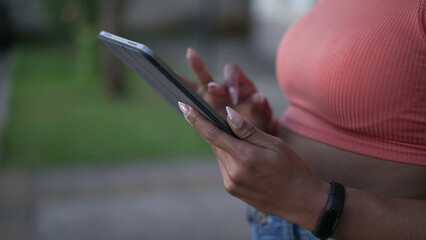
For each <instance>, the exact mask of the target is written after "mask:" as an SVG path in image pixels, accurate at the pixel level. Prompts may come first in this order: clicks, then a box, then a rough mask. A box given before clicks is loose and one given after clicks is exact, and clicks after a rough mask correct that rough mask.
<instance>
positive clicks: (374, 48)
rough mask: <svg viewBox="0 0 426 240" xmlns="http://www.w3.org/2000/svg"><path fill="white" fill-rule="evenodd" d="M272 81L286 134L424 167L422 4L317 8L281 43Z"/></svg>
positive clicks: (387, 0) (407, 0) (364, 1)
mask: <svg viewBox="0 0 426 240" xmlns="http://www.w3.org/2000/svg"><path fill="white" fill-rule="evenodd" d="M277 74H278V78H279V83H280V86H281V88H282V90H283V91H284V94H285V96H286V98H287V100H288V102H289V108H288V109H287V110H286V111H285V112H284V114H283V116H282V118H281V123H282V124H283V125H284V126H285V127H286V128H288V129H289V130H290V131H293V132H295V133H297V134H299V135H302V136H305V137H308V138H311V139H315V140H317V141H320V142H323V143H326V144H328V145H331V146H335V147H338V148H341V149H345V150H348V151H352V152H355V153H359V154H363V155H368V156H372V157H376V158H380V159H386V160H391V161H397V162H403V163H409V164H418V165H424V166H426V0H319V1H318V2H317V4H316V6H315V7H314V8H313V9H312V10H311V11H310V12H309V13H308V14H307V15H305V16H304V17H303V18H302V19H300V20H299V21H298V22H296V23H295V24H294V25H293V26H292V27H291V28H290V29H289V30H288V31H287V32H286V34H285V36H284V38H283V39H282V41H281V44H280V47H279V50H278V53H277Z"/></svg>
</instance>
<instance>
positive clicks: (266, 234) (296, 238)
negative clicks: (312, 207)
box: [247, 206, 332, 240]
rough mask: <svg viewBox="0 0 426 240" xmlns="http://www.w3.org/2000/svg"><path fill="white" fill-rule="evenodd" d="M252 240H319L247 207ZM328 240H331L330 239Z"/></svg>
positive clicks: (280, 220) (274, 217) (294, 225)
mask: <svg viewBox="0 0 426 240" xmlns="http://www.w3.org/2000/svg"><path fill="white" fill-rule="evenodd" d="M247 220H248V221H249V223H250V227H251V235H252V240H319V239H318V238H316V237H315V236H314V235H313V234H312V233H311V232H310V231H308V230H306V229H304V228H302V227H300V226H298V225H296V224H293V223H291V222H288V221H286V220H284V219H281V218H279V217H276V216H272V215H267V214H264V213H262V212H261V211H258V210H256V209H254V208H252V207H250V206H248V207H247ZM330 240H332V239H331V238H330Z"/></svg>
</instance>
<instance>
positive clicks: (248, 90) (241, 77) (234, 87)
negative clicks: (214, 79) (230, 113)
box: [224, 64, 256, 105]
mask: <svg viewBox="0 0 426 240" xmlns="http://www.w3.org/2000/svg"><path fill="white" fill-rule="evenodd" d="M224 78H225V85H227V86H228V89H229V95H230V97H231V100H232V104H234V105H237V104H238V101H239V100H240V99H244V98H246V97H248V96H250V95H251V94H253V93H255V92H256V87H255V86H254V84H253V83H252V82H251V81H250V79H248V77H247V76H246V75H245V74H244V73H243V71H242V70H241V69H240V67H238V66H237V65H235V64H227V65H226V66H225V68H224Z"/></svg>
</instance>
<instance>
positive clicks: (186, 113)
mask: <svg viewBox="0 0 426 240" xmlns="http://www.w3.org/2000/svg"><path fill="white" fill-rule="evenodd" d="M178 105H179V108H180V110H181V111H182V113H183V117H184V118H185V120H186V121H187V122H188V123H189V124H191V125H192V123H191V121H189V118H188V116H189V113H190V111H191V109H190V108H189V106H188V105H187V104H185V103H182V102H178Z"/></svg>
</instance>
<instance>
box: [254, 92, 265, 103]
mask: <svg viewBox="0 0 426 240" xmlns="http://www.w3.org/2000/svg"><path fill="white" fill-rule="evenodd" d="M256 102H258V103H264V102H265V95H263V93H260V92H257V93H256Z"/></svg>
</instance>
